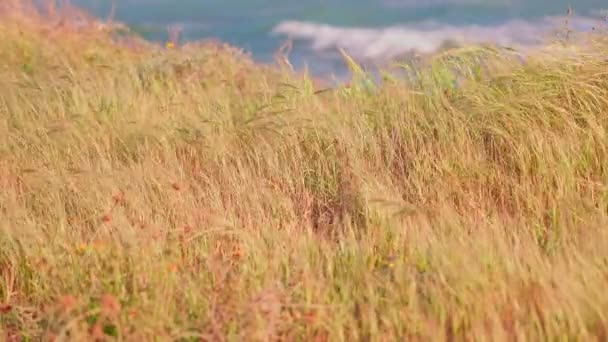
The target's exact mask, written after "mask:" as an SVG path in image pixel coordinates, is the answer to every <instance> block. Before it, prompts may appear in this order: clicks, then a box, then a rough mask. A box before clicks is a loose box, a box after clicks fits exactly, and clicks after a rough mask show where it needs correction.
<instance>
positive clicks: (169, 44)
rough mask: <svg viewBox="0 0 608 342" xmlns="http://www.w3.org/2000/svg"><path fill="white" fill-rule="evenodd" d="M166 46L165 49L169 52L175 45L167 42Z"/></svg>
mask: <svg viewBox="0 0 608 342" xmlns="http://www.w3.org/2000/svg"><path fill="white" fill-rule="evenodd" d="M166 46H167V49H169V50H171V49H173V48H175V43H173V42H167V45H166Z"/></svg>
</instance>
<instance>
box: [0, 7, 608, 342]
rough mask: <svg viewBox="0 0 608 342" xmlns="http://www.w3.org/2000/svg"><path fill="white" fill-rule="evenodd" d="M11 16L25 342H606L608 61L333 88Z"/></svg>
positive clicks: (4, 220)
mask: <svg viewBox="0 0 608 342" xmlns="http://www.w3.org/2000/svg"><path fill="white" fill-rule="evenodd" d="M7 4H8V2H7ZM19 11H22V9H21V10H19ZM7 13H13V14H15V15H3V17H2V20H1V21H0V139H1V140H0V142H1V143H0V188H1V189H2V191H1V192H0V332H1V334H2V336H3V337H4V338H6V339H7V340H19V339H20V338H21V339H27V340H33V339H43V340H52V339H56V340H93V339H109V340H113V339H118V340H129V341H139V340H181V341H187V340H194V339H202V340H206V341H216V340H231V341H237V340H306V341H309V340H313V341H325V340H331V341H334V340H335V341H341V340H370V341H389V340H403V339H406V340H492V341H494V340H499V341H500V340H558V339H559V340H562V339H564V340H565V339H567V340H584V341H589V340H594V339H595V340H600V341H604V340H606V338H607V336H608V335H607V329H608V296H607V295H606V288H607V286H608V248H606V246H608V230H607V229H606V227H607V226H608V166H607V165H608V163H607V160H608V136H607V131H606V130H607V128H608V73H607V72H606V70H608V61H607V60H606V52H607V51H608V47H607V46H608V45H606V44H605V42H604V41H602V39H604V38H602V37H601V36H598V37H594V38H593V39H592V40H591V42H592V43H593V44H591V43H590V44H588V45H585V46H584V47H583V48H581V49H577V50H573V49H570V48H568V47H566V48H567V49H565V48H564V47H562V48H559V50H558V47H549V48H547V51H548V52H549V53H541V52H538V53H535V54H534V55H532V56H530V57H529V58H528V59H527V60H526V61H525V63H523V64H522V63H521V62H518V61H517V60H516V59H514V58H512V57H510V56H509V55H507V54H506V53H505V52H499V51H490V50H488V49H485V50H480V49H477V50H474V51H473V50H471V49H464V50H462V51H459V52H458V51H457V52H451V53H450V56H447V55H445V56H443V57H441V56H440V57H437V58H436V59H435V60H434V61H433V62H432V63H429V64H427V66H426V67H421V68H420V69H418V70H417V71H416V72H418V73H419V75H418V76H417V77H416V80H417V82H416V83H415V84H414V83H411V82H409V83H406V82H405V81H401V80H399V79H398V78H396V77H393V78H391V77H388V76H387V77H385V80H384V82H382V84H380V85H378V84H375V85H370V84H368V83H364V82H361V81H362V80H365V75H364V74H363V72H362V71H359V72H358V74H355V76H356V77H355V79H353V82H351V84H350V85H349V86H342V87H338V88H333V89H321V88H319V87H318V86H317V84H316V83H315V82H313V81H312V80H311V79H310V78H309V77H306V76H304V77H302V76H298V75H294V74H293V73H290V72H288V71H280V69H278V68H276V69H273V68H267V67H263V66H259V65H255V64H254V63H253V62H251V61H250V59H249V58H248V57H247V56H246V55H244V54H242V53H241V52H240V51H238V50H236V49H234V48H231V47H227V46H222V45H217V44H203V45H197V44H191V45H186V46H180V47H176V48H174V49H169V50H166V49H161V48H159V47H154V46H153V45H152V44H149V43H145V42H140V41H137V40H133V39H130V38H125V37H124V36H123V37H122V38H120V39H119V38H117V36H116V33H115V32H113V31H112V30H111V28H107V27H106V28H104V29H100V26H99V25H95V24H94V22H92V21H91V22H90V23H93V24H91V25H88V26H82V25H79V26H74V25H68V24H69V20H65V18H64V20H63V21H61V20H59V21H54V20H49V19H48V18H42V17H40V18H38V17H34V16H19V15H16V13H17V12H16V11H15V9H14V8H13V9H11V11H5V12H4V14H7ZM68 18H71V16H70V17H68ZM57 22H63V23H64V24H63V25H58V24H57ZM66 23H68V24H66ZM556 51H560V52H559V53H558V52H556ZM565 52H567V53H565ZM481 61H485V62H483V63H482V62H481ZM351 66H352V67H353V68H354V69H357V68H356V65H355V64H354V61H351ZM482 69H483V70H482ZM454 70H457V72H456V71H454ZM357 77H358V78H357ZM456 81H457V82H458V86H454V84H455V83H454V82H456Z"/></svg>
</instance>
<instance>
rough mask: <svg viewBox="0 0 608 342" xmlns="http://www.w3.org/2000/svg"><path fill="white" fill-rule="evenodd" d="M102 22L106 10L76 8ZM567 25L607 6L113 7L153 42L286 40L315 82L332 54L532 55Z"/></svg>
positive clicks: (343, 3)
mask: <svg viewBox="0 0 608 342" xmlns="http://www.w3.org/2000/svg"><path fill="white" fill-rule="evenodd" d="M72 2H73V3H75V4H77V5H80V6H84V7H86V8H88V9H89V10H91V11H92V12H94V13H95V14H96V15H98V16H101V17H106V16H107V15H108V14H109V13H110V12H111V8H112V0H72ZM570 5H571V6H572V8H573V10H574V12H573V14H572V15H571V16H570V19H569V21H568V23H569V25H570V27H571V28H572V29H574V30H583V31H589V30H592V29H593V28H597V27H605V28H608V22H607V21H606V20H605V17H606V14H608V12H606V11H604V9H608V1H607V0H571V1H566V0H299V1H294V0H116V1H115V17H116V20H119V21H122V22H124V23H126V24H128V25H129V26H130V27H132V28H133V29H134V30H135V31H137V32H139V33H140V34H142V35H143V36H144V37H145V38H147V39H151V40H159V41H162V40H166V39H167V37H168V33H167V28H168V27H169V26H174V25H179V26H180V27H181V28H182V30H183V31H182V32H183V33H182V37H181V38H182V39H183V40H197V39H206V38H217V39H220V40H222V41H225V42H228V43H230V44H233V45H236V46H239V47H241V48H243V49H245V50H246V51H248V52H251V54H252V55H253V57H254V58H255V59H256V60H258V61H262V62H268V61H271V60H272V58H273V55H274V53H275V52H276V50H277V49H278V48H279V46H281V44H282V43H283V42H285V41H286V40H287V39H288V38H289V39H291V40H292V41H293V42H294V48H293V50H292V52H291V55H290V60H291V62H292V64H294V66H295V67H296V68H302V67H303V66H304V65H307V66H308V67H309V68H310V70H311V71H312V72H313V73H315V74H329V73H335V74H339V73H340V72H343V71H344V63H343V62H342V60H341V59H340V55H339V53H338V50H337V49H338V48H339V47H340V48H344V49H345V50H346V51H347V52H349V53H350V54H351V55H353V56H354V57H355V58H357V59H358V60H360V61H362V62H372V63H374V62H382V61H385V60H389V59H392V58H395V57H397V56H403V55H407V54H416V53H432V52H433V51H436V50H437V49H440V48H441V47H442V46H443V45H444V44H446V43H448V42H451V43H484V42H490V43H497V44H500V45H506V46H509V47H514V48H517V47H521V46H524V47H525V46H531V45H534V44H538V43H541V42H542V41H543V40H544V39H546V38H547V37H550V35H551V34H552V30H554V29H559V28H560V27H562V26H563V25H564V23H565V19H566V17H565V16H566V13H567V12H568V8H569V6H570Z"/></svg>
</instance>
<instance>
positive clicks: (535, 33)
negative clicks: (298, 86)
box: [272, 17, 607, 61]
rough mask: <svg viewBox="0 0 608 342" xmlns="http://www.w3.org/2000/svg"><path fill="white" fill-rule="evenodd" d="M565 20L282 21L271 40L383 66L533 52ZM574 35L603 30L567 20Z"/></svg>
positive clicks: (596, 23) (589, 21)
mask: <svg viewBox="0 0 608 342" xmlns="http://www.w3.org/2000/svg"><path fill="white" fill-rule="evenodd" d="M565 22H566V18H564V17H546V18H542V19H539V20H536V21H525V20H521V19H513V20H510V21H507V22H504V23H501V24H497V25H494V26H480V25H467V26H456V25H447V24H438V23H433V22H426V23H417V24H410V25H400V26H391V27H384V28H347V27H337V26H331V25H326V24H317V23H312V22H302V21H284V22H281V23H280V24H279V25H277V26H276V27H275V28H274V29H273V31H272V32H273V34H276V35H281V36H284V37H288V38H290V39H293V40H294V41H305V42H308V43H309V44H310V47H311V48H312V49H314V50H315V51H319V52H323V51H331V50H335V49H336V48H343V49H345V50H346V51H348V53H349V54H351V55H353V56H354V57H356V58H359V59H363V60H370V61H382V60H388V59H391V58H394V57H397V56H401V55H404V54H408V53H419V54H428V53H433V52H436V51H438V50H439V49H441V48H442V47H443V46H444V45H445V44H446V43H456V44H477V43H494V44H498V45H501V46H508V47H511V48H525V47H531V46H537V45H539V44H541V43H543V42H545V41H546V39H547V38H548V37H549V35H550V34H551V33H552V32H553V31H554V30H556V29H563V28H564V27H565V26H564V24H565ZM568 24H569V27H570V29H571V30H573V31H591V30H592V28H593V27H598V28H599V27H607V26H606V23H605V22H603V21H602V20H597V19H593V18H588V17H570V18H568Z"/></svg>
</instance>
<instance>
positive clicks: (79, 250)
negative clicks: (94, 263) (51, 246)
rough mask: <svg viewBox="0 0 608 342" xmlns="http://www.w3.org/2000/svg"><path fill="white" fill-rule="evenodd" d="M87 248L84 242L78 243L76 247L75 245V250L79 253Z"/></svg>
mask: <svg viewBox="0 0 608 342" xmlns="http://www.w3.org/2000/svg"><path fill="white" fill-rule="evenodd" d="M88 248H89V246H88V245H87V244H86V243H81V244H80V245H78V247H76V250H77V251H78V252H79V253H84V252H86V251H87V249H88Z"/></svg>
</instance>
